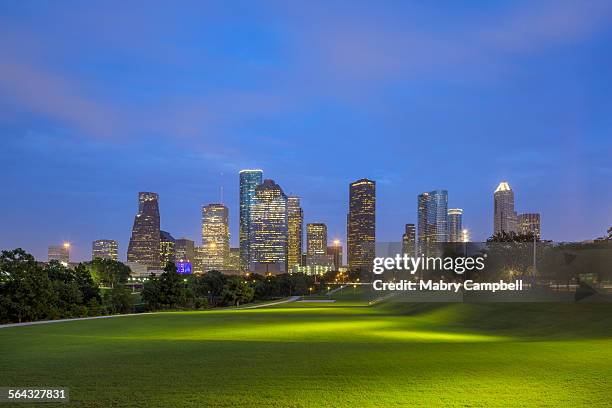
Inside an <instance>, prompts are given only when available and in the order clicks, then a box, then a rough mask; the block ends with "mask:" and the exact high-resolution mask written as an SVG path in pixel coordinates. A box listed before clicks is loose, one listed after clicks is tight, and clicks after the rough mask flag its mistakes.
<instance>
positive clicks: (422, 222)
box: [417, 190, 448, 244]
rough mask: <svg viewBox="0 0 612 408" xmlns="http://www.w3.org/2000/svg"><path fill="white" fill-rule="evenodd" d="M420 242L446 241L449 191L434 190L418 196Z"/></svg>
mask: <svg viewBox="0 0 612 408" xmlns="http://www.w3.org/2000/svg"><path fill="white" fill-rule="evenodd" d="M417 211H418V214H417V215H418V224H419V230H418V240H419V244H432V243H437V242H446V240H447V230H446V228H447V213H448V191H446V190H433V191H429V192H425V193H422V194H419V196H418V210H417Z"/></svg>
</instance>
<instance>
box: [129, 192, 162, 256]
mask: <svg viewBox="0 0 612 408" xmlns="http://www.w3.org/2000/svg"><path fill="white" fill-rule="evenodd" d="M159 243H160V229H159V196H158V195H157V193H150V192H140V193H138V214H136V216H135V217H134V225H133V226H132V236H131V238H130V244H129V246H128V252H127V260H128V262H136V263H139V264H142V265H147V266H149V267H152V268H159V264H160V257H159Z"/></svg>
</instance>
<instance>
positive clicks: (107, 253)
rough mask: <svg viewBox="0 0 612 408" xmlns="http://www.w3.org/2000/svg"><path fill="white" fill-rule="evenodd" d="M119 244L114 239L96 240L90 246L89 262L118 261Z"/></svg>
mask: <svg viewBox="0 0 612 408" xmlns="http://www.w3.org/2000/svg"><path fill="white" fill-rule="evenodd" d="M118 250H119V244H118V243H117V241H115V240H114V239H97V240H95V241H94V242H93V243H92V244H91V260H92V261H93V260H94V259H96V258H97V259H111V260H113V261H116V260H117V259H118V252H119V251H118Z"/></svg>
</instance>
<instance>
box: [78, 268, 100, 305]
mask: <svg viewBox="0 0 612 408" xmlns="http://www.w3.org/2000/svg"><path fill="white" fill-rule="evenodd" d="M74 276H75V280H76V283H77V285H78V286H79V289H80V291H81V293H82V294H83V303H87V304H89V303H90V302H91V300H95V301H96V302H98V303H99V302H101V301H102V297H101V296H100V288H99V287H98V285H97V284H96V282H95V281H94V279H93V277H92V275H91V272H90V270H89V268H88V267H87V265H85V264H83V263H80V264H78V265H77V267H76V268H75V269H74Z"/></svg>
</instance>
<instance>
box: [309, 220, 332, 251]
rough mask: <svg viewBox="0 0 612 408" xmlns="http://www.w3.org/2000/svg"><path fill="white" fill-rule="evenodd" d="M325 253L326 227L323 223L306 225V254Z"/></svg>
mask: <svg viewBox="0 0 612 408" xmlns="http://www.w3.org/2000/svg"><path fill="white" fill-rule="evenodd" d="M326 253H327V225H325V224H323V223H310V224H306V254H308V255H325V254H326Z"/></svg>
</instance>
